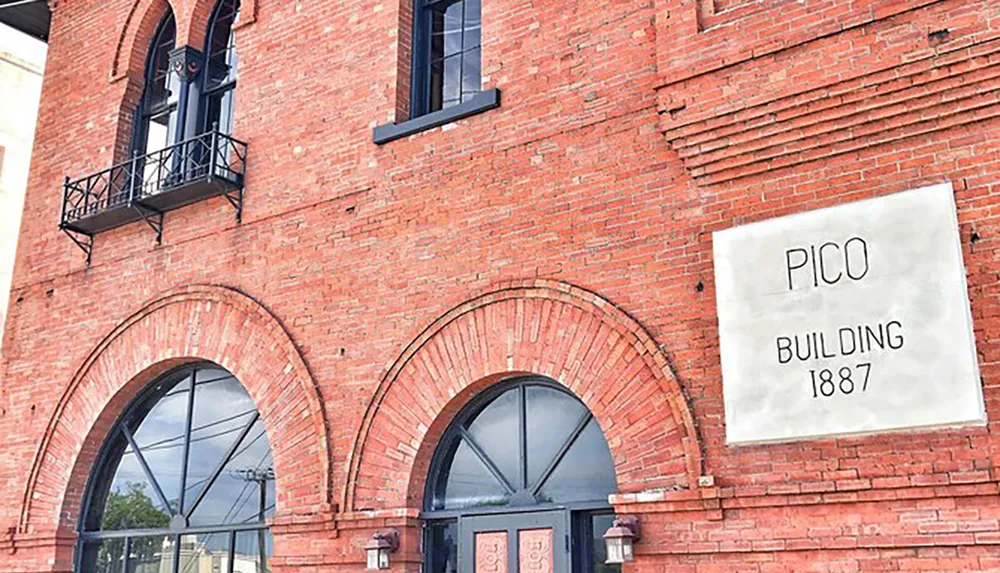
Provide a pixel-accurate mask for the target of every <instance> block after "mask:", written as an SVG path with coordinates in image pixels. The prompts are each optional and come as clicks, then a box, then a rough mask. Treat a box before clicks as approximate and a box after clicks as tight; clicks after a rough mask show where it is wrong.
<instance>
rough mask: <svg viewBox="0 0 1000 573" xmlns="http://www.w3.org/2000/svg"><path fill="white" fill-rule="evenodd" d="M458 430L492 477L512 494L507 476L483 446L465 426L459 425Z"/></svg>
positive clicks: (512, 490) (512, 489)
mask: <svg viewBox="0 0 1000 573" xmlns="http://www.w3.org/2000/svg"><path fill="white" fill-rule="evenodd" d="M458 431H459V433H460V434H461V436H462V439H463V440H465V443H466V444H468V445H469V448H470V449H471V450H472V452H473V453H474V454H476V456H477V457H478V458H479V460H480V461H482V462H483V465H485V466H486V469H488V470H489V471H490V473H491V474H493V477H494V478H496V479H497V481H499V482H500V485H502V486H503V488H504V489H505V490H507V493H509V494H512V495H513V494H514V488H513V487H512V486H511V485H510V484H509V483H507V478H505V477H504V475H503V473H501V472H500V468H498V467H497V466H496V464H494V463H493V460H491V459H490V457H489V456H488V455H486V452H485V451H483V448H482V447H481V446H480V445H479V443H478V442H476V439H475V438H473V437H472V434H470V433H469V431H468V430H466V429H465V428H461V427H460V428H459V429H458Z"/></svg>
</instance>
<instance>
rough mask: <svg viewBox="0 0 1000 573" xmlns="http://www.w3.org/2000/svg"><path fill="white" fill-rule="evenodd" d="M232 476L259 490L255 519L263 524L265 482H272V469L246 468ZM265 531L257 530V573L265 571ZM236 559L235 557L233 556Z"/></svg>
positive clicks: (265, 504) (265, 493)
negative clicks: (258, 503) (253, 485)
mask: <svg viewBox="0 0 1000 573" xmlns="http://www.w3.org/2000/svg"><path fill="white" fill-rule="evenodd" d="M232 474H233V476H235V477H237V478H239V479H242V480H243V481H248V482H254V483H256V484H257V487H259V488H260V507H259V508H258V510H257V519H259V520H260V521H261V523H263V522H264V511H265V510H266V509H267V482H269V481H274V468H264V469H260V468H246V469H242V470H234V471H233V472H232ZM266 543H267V531H266V530H264V529H258V530H257V544H258V547H259V549H258V552H257V560H258V564H259V565H258V569H257V571H258V572H259V573H264V572H265V571H267V547H266ZM233 558H234V559H235V558H236V555H235V554H234V555H233Z"/></svg>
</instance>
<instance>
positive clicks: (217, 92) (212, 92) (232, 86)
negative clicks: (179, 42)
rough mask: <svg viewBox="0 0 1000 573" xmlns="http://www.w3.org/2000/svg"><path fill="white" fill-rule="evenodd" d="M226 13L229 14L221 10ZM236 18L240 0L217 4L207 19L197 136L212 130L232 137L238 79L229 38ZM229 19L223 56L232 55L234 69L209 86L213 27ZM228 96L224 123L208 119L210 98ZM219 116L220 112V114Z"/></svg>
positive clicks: (221, 0)
mask: <svg viewBox="0 0 1000 573" xmlns="http://www.w3.org/2000/svg"><path fill="white" fill-rule="evenodd" d="M227 9H229V10H230V11H229V12H225V10H227ZM239 14H240V0H218V1H217V2H216V3H215V6H214V7H213V8H212V15H211V17H210V18H209V19H208V28H207V29H206V31H205V49H204V51H203V54H204V57H205V69H204V72H203V73H202V78H201V82H202V83H201V100H200V105H199V117H198V125H199V126H200V129H201V132H202V133H205V132H208V131H210V130H212V129H218V130H219V132H220V133H224V134H226V135H232V134H233V115H234V110H235V109H236V84H237V81H238V77H239V52H238V50H237V49H236V41H235V39H234V38H233V27H234V26H235V25H236V23H237V22H238V21H239ZM224 17H225V18H230V19H229V22H228V27H227V29H228V30H229V37H228V38H226V48H225V50H224V52H226V53H227V54H228V53H230V52H231V53H232V54H234V57H233V60H234V62H235V65H234V66H233V69H232V70H231V71H228V72H227V74H226V78H225V79H224V80H223V81H222V82H219V83H218V84H215V83H214V82H213V74H212V69H211V67H212V59H213V56H215V55H216V54H217V53H213V52H212V44H213V42H214V41H215V39H216V38H215V34H216V28H217V24H218V22H219V19H220V18H224ZM227 92H229V93H228V96H229V97H230V98H231V100H230V102H231V103H230V105H229V108H228V110H226V112H227V115H228V118H226V121H216V120H213V119H212V118H211V117H210V116H209V110H210V109H211V101H212V98H215V97H218V98H220V99H221V98H224V97H225V96H226V95H227ZM220 113H221V112H220Z"/></svg>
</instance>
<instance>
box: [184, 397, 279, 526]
mask: <svg viewBox="0 0 1000 573" xmlns="http://www.w3.org/2000/svg"><path fill="white" fill-rule="evenodd" d="M258 419H260V413H259V412H256V413H254V415H253V416H251V417H250V420H249V421H248V422H247V424H246V426H244V427H243V430H242V431H241V432H240V435H239V437H237V438H236V440H235V441H234V442H233V445H232V446H230V447H229V451H227V452H226V455H225V456H223V458H222V459H221V460H219V464H218V465H217V466H216V467H215V469H214V470H213V471H212V473H211V474H209V478H208V481H206V482H205V485H203V486H202V488H201V491H200V492H198V497H196V498H195V500H194V502H193V503H191V507H190V508H189V509H188V510H187V511H185V512H184V517H187V518H190V517H191V514H192V513H194V510H195V509H198V504H200V503H201V500H203V499H205V495H207V494H208V490H210V489H211V488H212V485H213V484H215V480H216V479H218V477H219V474H221V473H222V470H223V469H225V468H226V464H227V463H229V460H230V459H231V458H232V457H233V454H235V453H236V450H237V449H238V448H239V446H240V444H241V443H243V440H244V439H245V438H246V437H247V434H249V433H250V428H252V427H253V425H254V424H255V423H256V422H257V420H258Z"/></svg>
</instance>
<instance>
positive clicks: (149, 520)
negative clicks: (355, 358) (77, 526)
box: [77, 364, 275, 573]
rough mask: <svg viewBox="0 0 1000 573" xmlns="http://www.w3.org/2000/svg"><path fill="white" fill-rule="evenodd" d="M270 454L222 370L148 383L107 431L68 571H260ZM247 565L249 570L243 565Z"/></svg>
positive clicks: (185, 372)
mask: <svg viewBox="0 0 1000 573" xmlns="http://www.w3.org/2000/svg"><path fill="white" fill-rule="evenodd" d="M273 465H274V464H273V460H272V457H271V447H270V443H269V442H268V439H267V434H266V432H265V430H264V426H263V423H262V422H261V420H260V414H259V413H258V411H257V408H256V406H255V405H254V403H253V400H252V399H251V398H250V395H249V394H248V393H247V391H246V389H245V388H244V387H243V385H242V384H240V382H239V381H238V380H237V379H236V378H235V377H234V376H233V375H232V374H230V373H229V372H227V371H226V370H223V369H221V368H219V367H217V366H214V365H209V364H205V365H199V366H195V367H185V368H183V369H181V370H178V371H175V372H173V373H170V374H168V375H166V376H165V377H163V378H161V379H160V380H158V381H157V382H154V383H153V384H152V385H151V386H150V387H149V388H147V389H146V390H145V391H143V393H142V394H141V395H140V396H139V397H138V398H137V399H136V400H135V401H134V402H133V403H132V404H131V405H130V406H129V407H128V408H127V409H126V410H125V412H124V413H123V414H122V416H121V417H120V418H119V420H118V422H117V423H116V424H115V427H114V428H113V429H112V431H111V433H110V434H109V436H108V438H107V440H106V442H105V444H104V447H103V449H102V452H101V456H100V458H99V461H98V464H97V466H96V467H95V469H94V472H93V475H92V477H91V483H90V487H89V491H88V494H87V498H86V505H85V508H84V513H83V518H82V520H81V532H80V537H81V540H82V546H81V551H80V552H79V554H78V563H77V571H80V572H86V573H125V572H128V573H133V572H135V573H138V572H143V573H145V572H147V571H148V572H151V573H152V572H154V571H155V573H194V572H200V571H202V570H204V568H205V567H209V569H208V570H218V569H214V568H215V567H217V566H220V564H221V566H222V567H223V569H222V570H225V569H226V567H227V566H228V565H226V564H228V563H230V562H233V563H239V562H241V561H242V562H245V563H246V564H247V566H248V567H249V568H244V569H240V570H246V571H254V572H255V573H258V572H262V571H266V570H267V569H266V567H267V565H266V560H267V556H268V555H270V553H271V545H272V542H271V536H270V533H269V532H268V531H267V524H266V520H267V518H269V517H271V516H272V515H273V514H274V508H275V489H274V488H275V484H274V469H273ZM251 566H252V567H251Z"/></svg>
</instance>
